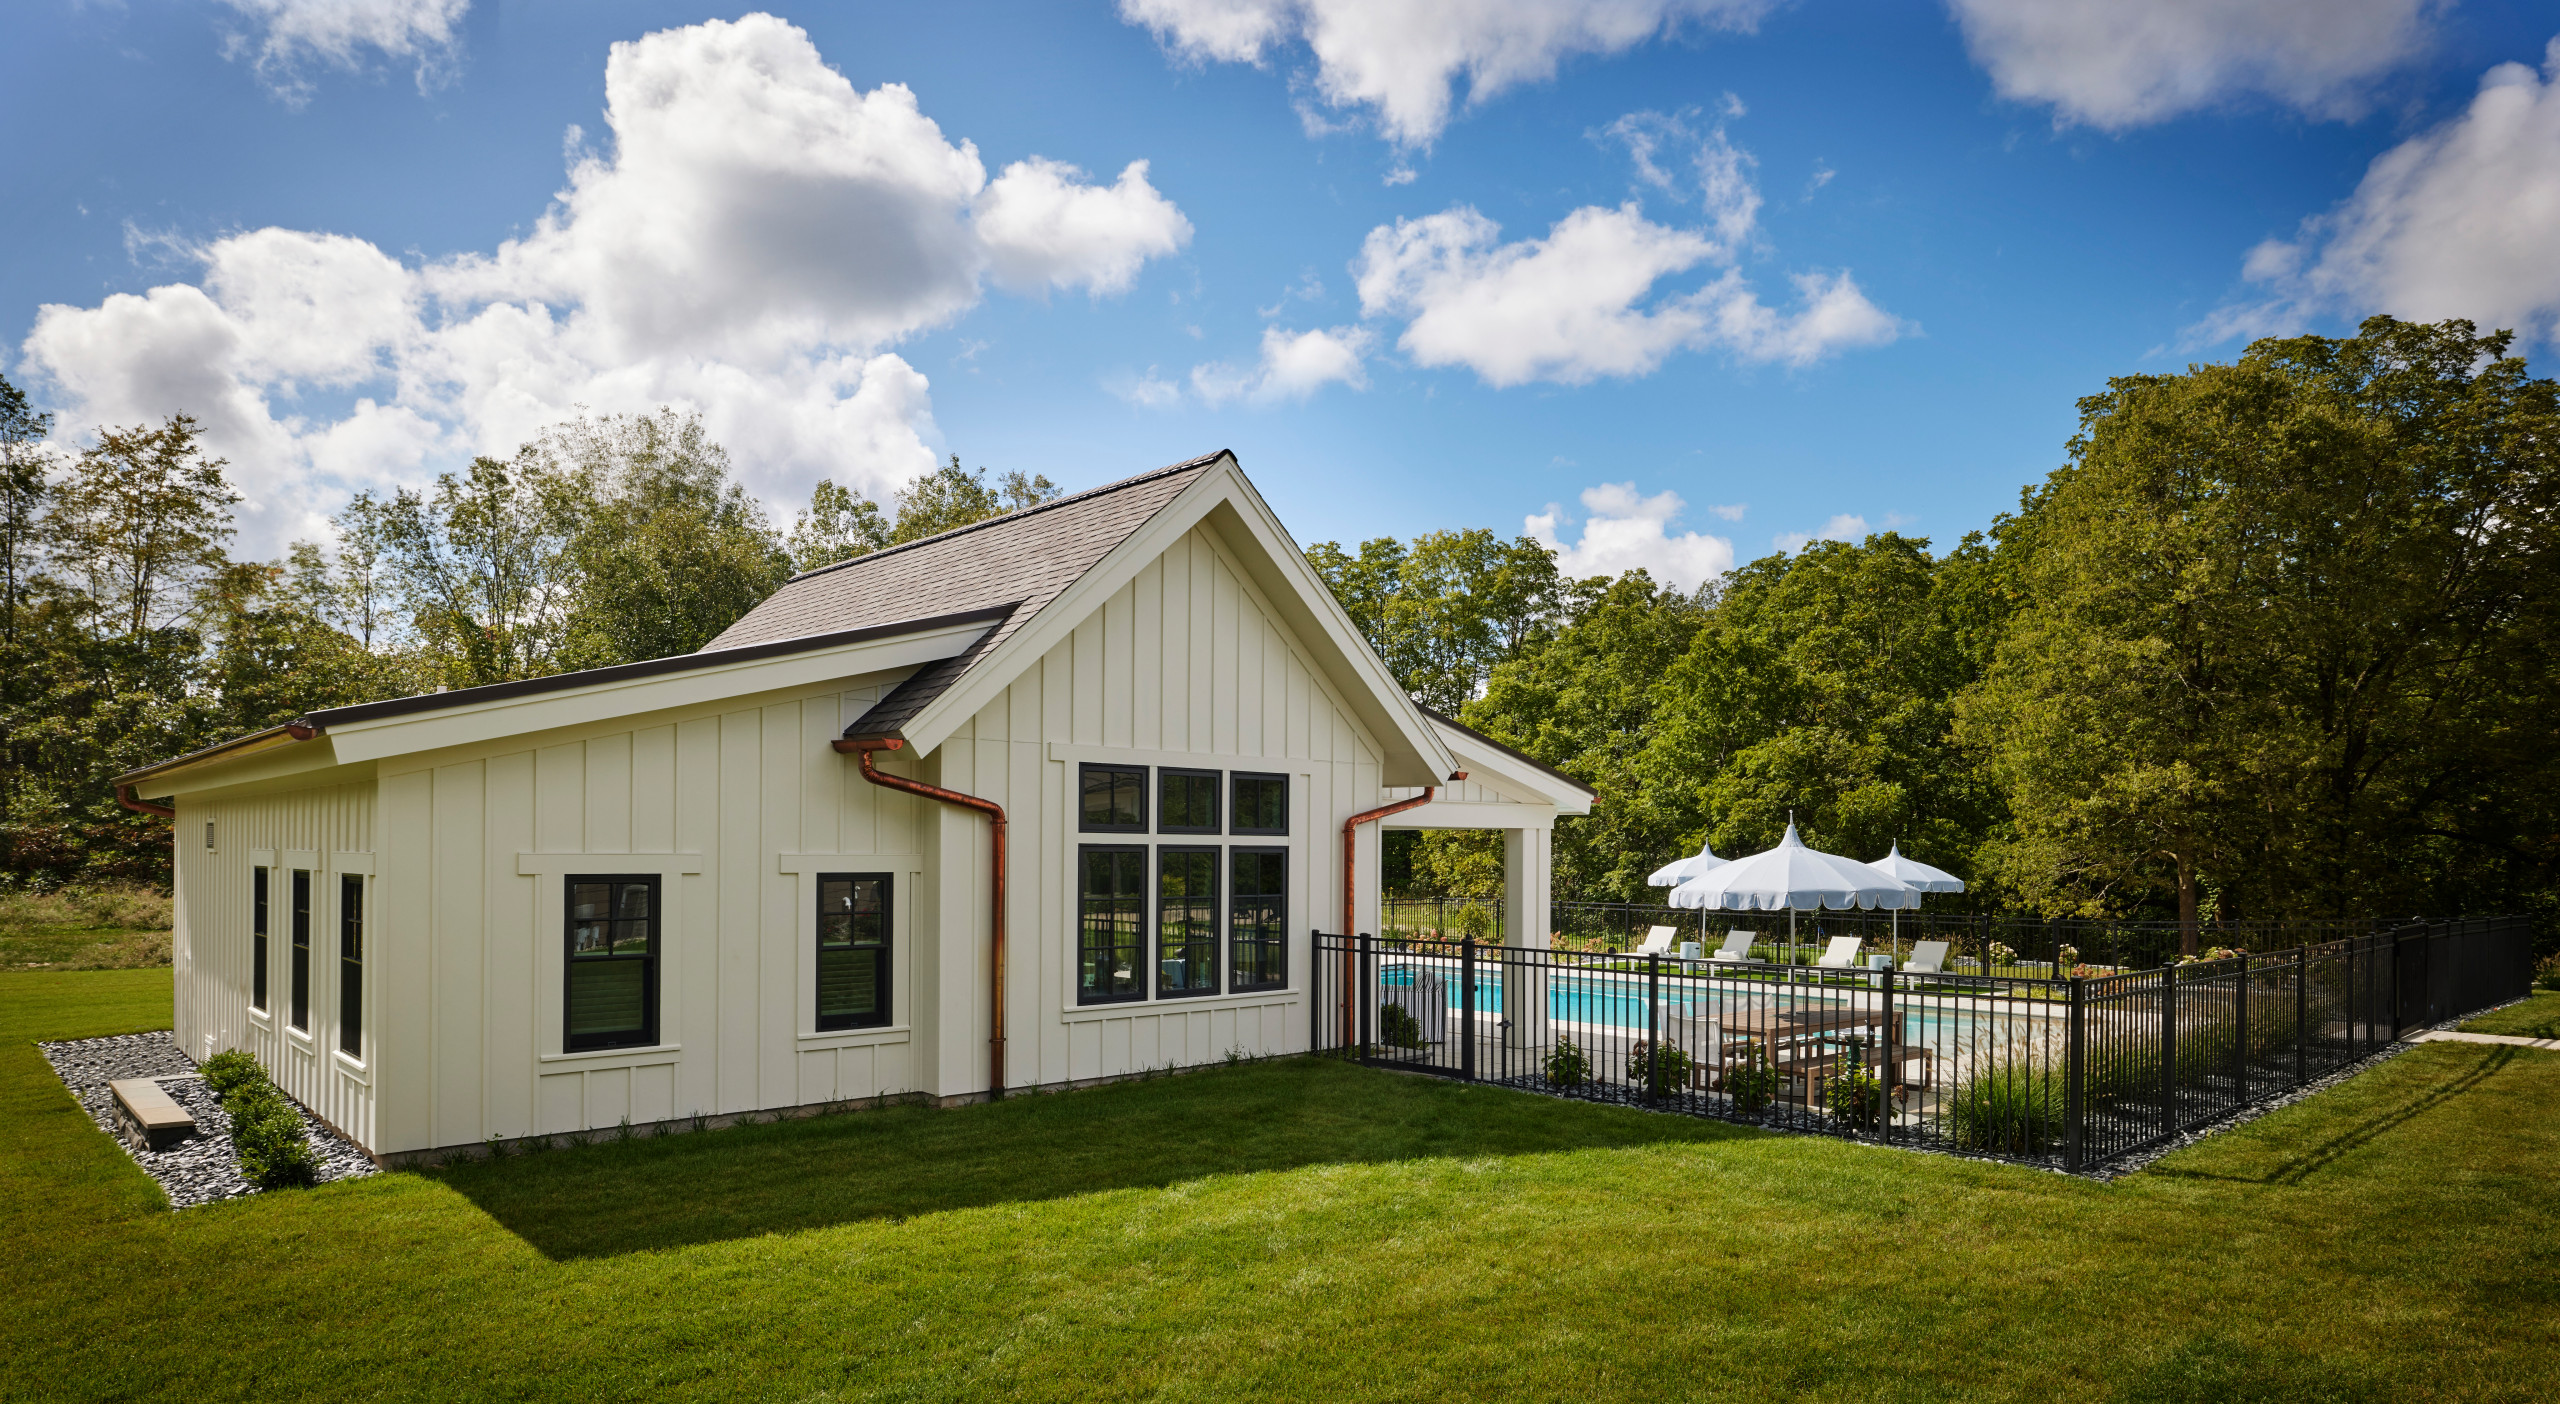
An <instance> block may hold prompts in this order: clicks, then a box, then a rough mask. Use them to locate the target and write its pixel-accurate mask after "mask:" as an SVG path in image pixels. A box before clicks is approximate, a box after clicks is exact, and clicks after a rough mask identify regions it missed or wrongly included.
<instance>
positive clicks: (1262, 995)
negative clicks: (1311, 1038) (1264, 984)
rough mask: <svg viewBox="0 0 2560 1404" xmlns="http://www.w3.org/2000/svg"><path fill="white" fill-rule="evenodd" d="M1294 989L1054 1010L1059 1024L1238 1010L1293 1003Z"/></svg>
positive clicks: (1138, 1001) (1296, 996)
mask: <svg viewBox="0 0 2560 1404" xmlns="http://www.w3.org/2000/svg"><path fill="white" fill-rule="evenodd" d="M1298 998H1299V996H1298V992H1297V991H1296V990H1294V989H1280V990H1256V991H1254V992H1253V993H1251V994H1229V995H1191V996H1188V997H1185V998H1180V999H1131V1000H1123V1001H1121V1002H1120V1003H1118V1004H1071V1005H1068V1006H1067V1007H1066V1008H1065V1009H1062V1010H1060V1011H1059V1012H1058V1022H1059V1023H1062V1024H1085V1023H1091V1022H1093V1021H1094V1020H1096V1019H1126V1018H1129V1017H1131V1016H1133V1015H1139V1014H1190V1013H1194V1012H1196V1011H1199V1010H1203V1009H1242V1008H1248V1007H1251V1006H1254V1005H1262V1004H1295V1003H1297V1001H1298Z"/></svg>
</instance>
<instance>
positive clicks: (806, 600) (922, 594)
mask: <svg viewBox="0 0 2560 1404" xmlns="http://www.w3.org/2000/svg"><path fill="white" fill-rule="evenodd" d="M1226 457H1227V454H1226V452H1225V451H1224V450H1220V451H1219V452H1217V453H1213V454H1209V455H1207V456H1205V457H1201V458H1194V459H1191V460H1189V461H1187V462H1183V463H1175V464H1171V465H1169V466H1167V467H1163V468H1158V469H1156V470H1155V471H1154V472H1151V473H1141V474H1139V475H1138V476H1136V477H1134V478H1123V479H1121V480H1120V481H1118V482H1116V483H1106V484H1104V485H1103V486H1101V487H1098V488H1092V489H1089V490H1087V491H1084V492H1079V493H1076V494H1074V495H1072V496H1069V497H1061V498H1059V499H1057V500H1056V501H1054V502H1044V503H1041V504H1040V505H1039V506H1037V507H1027V508H1024V509H1023V510H1021V511H1019V512H1008V513H1006V514H1005V515H1003V516H1001V517H990V518H988V519H986V520H985V521H982V522H972V523H971V524H969V525H968V526H964V527H954V528H953V529H951V530H950V531H946V532H943V533H941V534H940V535H936V536H928V537H925V538H924V539H922V540H920V541H910V542H906V543H904V544H903V545H898V546H892V547H889V548H888V549H886V550H881V551H874V552H872V553H871V554H869V555H867V556H856V557H854V558H853V559H852V560H849V561H839V562H837V563H836V564H834V565H830V566H821V567H819V568H818V569H816V570H813V571H809V572H807V573H805V574H802V575H796V576H793V577H792V578H791V579H790V580H789V581H787V582H785V583H784V584H783V587H782V588H781V589H779V590H777V591H775V592H774V593H773V594H772V595H770V596H768V597H767V598H766V599H765V601H764V602H763V603H762V604H759V605H757V606H756V607H755V608H754V609H751V610H749V611H747V613H746V616H745V617H744V618H742V619H740V620H739V621H738V622H737V623H735V624H732V625H730V626H729V627H728V628H727V629H725V630H722V631H721V633H720V636H719V637H718V638H715V639H713V640H712V641H711V642H710V643H708V644H706V645H704V646H703V648H704V651H705V652H709V651H711V650H713V649H728V648H739V647H745V646H751V645H756V644H762V643H766V642H769V641H773V640H779V639H788V638H794V637H798V636H801V635H805V634H813V633H819V632H822V631H823V632H833V631H836V630H841V629H848V628H858V627H861V626H862V625H864V624H866V623H869V622H870V621H872V620H875V619H894V618H899V617H903V616H908V615H913V614H918V613H925V612H930V613H934V614H948V613H956V612H960V611H963V610H974V609H980V608H986V607H990V606H996V605H1007V606H1011V613H1010V614H1008V615H1007V616H1006V618H1005V619H1004V621H1003V622H1002V623H1000V624H998V625H997V626H996V627H995V628H993V629H991V630H989V631H988V632H987V635H986V637H984V638H982V639H980V640H978V642H977V643H976V644H975V645H974V646H972V647H971V648H970V649H969V651H968V652H966V653H963V654H961V655H960V656H959V657H957V658H951V659H946V660H944V661H942V662H939V663H932V664H928V665H926V666H925V667H924V668H923V669H921V670H919V671H918V672H917V673H916V674H915V675H914V676H912V677H910V678H908V679H907V680H906V681H905V682H903V683H900V684H899V685H898V686H897V687H896V688H894V689H892V690H891V691H890V693H889V695H888V696H887V697H884V698H882V699H881V700H880V702H879V704H878V705H876V706H874V707H873V708H872V709H871V710H870V711H869V712H868V713H865V714H864V715H863V717H862V718H861V720H859V721H857V722H856V723H855V724H854V727H855V728H858V729H860V730H862V731H863V733H864V734H867V735H887V734H889V733H891V732H894V731H896V730H897V729H898V728H899V727H901V726H903V725H905V724H906V722H907V721H909V720H910V719H912V718H913V717H914V716H915V714H916V713H917V712H919V711H921V710H923V709H924V707H925V706H926V704H928V703H930V702H932V701H933V700H934V699H935V698H937V697H939V696H941V695H942V694H943V692H944V691H946V690H948V689H949V688H950V686H951V685H952V684H953V683H955V682H958V681H959V680H960V678H961V677H962V676H963V675H965V674H966V673H968V671H969V670H970V669H972V668H974V667H976V666H977V665H978V663H979V662H980V661H981V660H983V659H984V658H986V656H987V655H988V654H990V653H993V652H994V651H995V650H996V649H997V648H999V647H1001V646H1002V645H1003V644H1004V642H1005V641H1006V640H1007V639H1009V638H1011V637H1012V636H1013V635H1014V633H1015V632H1016V631H1018V630H1019V629H1021V628H1022V626H1023V625H1025V624H1028V623H1029V622H1030V621H1031V620H1032V619H1034V618H1035V617H1037V616H1038V615H1039V613H1040V611H1041V610H1043V609H1045V608H1047V607H1048V606H1049V604H1050V603H1051V602H1052V601H1054V600H1055V599H1057V598H1058V596H1059V595H1060V594H1061V593H1062V592H1064V591H1065V590H1066V588H1067V587H1068V586H1070V585H1073V584H1074V583H1075V582H1076V581H1077V580H1079V579H1081V578H1082V577H1083V576H1084V574H1085V573H1086V572H1087V571H1089V570H1091V569H1093V567H1094V566H1095V564H1097V563H1098V562H1100V561H1101V560H1102V558H1103V557H1104V556H1106V555H1108V554H1110V552H1111V549H1112V548H1113V547H1115V546H1117V545H1119V544H1120V543H1121V542H1123V541H1125V540H1127V539H1128V538H1129V535H1130V534H1131V533H1132V532H1135V531H1136V530H1137V529H1138V528H1139V527H1141V526H1143V525H1145V524H1146V522H1147V520H1148V519H1149V518H1151V517H1153V516H1155V514H1156V513H1157V512H1159V511H1162V510H1163V509H1164V507H1165V504H1167V503H1169V502H1171V501H1173V499H1174V498H1176V497H1178V496H1180V495H1181V493H1182V490H1183V489H1184V488H1186V487H1188V486H1190V485H1191V483H1192V482H1193V481H1194V480H1196V479H1197V478H1198V477H1199V476H1200V475H1201V474H1202V473H1204V472H1207V471H1208V470H1209V468H1210V466H1211V465H1213V464H1215V463H1217V462H1218V461H1219V460H1221V459H1224V458H1226ZM846 734H847V735H852V734H854V730H853V729H848V730H847V731H846Z"/></svg>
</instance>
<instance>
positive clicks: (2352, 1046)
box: [2346, 936, 2364, 1063]
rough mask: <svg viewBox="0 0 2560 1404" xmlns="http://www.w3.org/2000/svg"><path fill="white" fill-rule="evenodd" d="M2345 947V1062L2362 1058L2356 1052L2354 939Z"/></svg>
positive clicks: (2350, 938) (2349, 939) (2347, 942)
mask: <svg viewBox="0 0 2560 1404" xmlns="http://www.w3.org/2000/svg"><path fill="white" fill-rule="evenodd" d="M2346 947H2347V977H2346V979H2347V989H2346V995H2347V1061H2348V1062H2350V1063H2352V1062H2354V1061H2355V1060H2356V1059H2358V1058H2361V1057H2363V1056H2364V1055H2363V1054H2362V1053H2359V1052H2357V1051H2356V938H2355V937H2353V936H2350V937H2348V938H2347V940H2346Z"/></svg>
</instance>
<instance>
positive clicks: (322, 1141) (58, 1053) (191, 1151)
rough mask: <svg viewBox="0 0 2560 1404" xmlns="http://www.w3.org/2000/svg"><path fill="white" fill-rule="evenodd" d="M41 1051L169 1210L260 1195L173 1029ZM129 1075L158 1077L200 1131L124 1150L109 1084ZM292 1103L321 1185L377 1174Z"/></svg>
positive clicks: (223, 1119)
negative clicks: (155, 1147)
mask: <svg viewBox="0 0 2560 1404" xmlns="http://www.w3.org/2000/svg"><path fill="white" fill-rule="evenodd" d="M36 1048H37V1050H38V1051H40V1052H42V1053H43V1054H44V1057H45V1061H46V1062H48V1063H51V1064H53V1070H54V1072H55V1073H57V1074H59V1075H60V1076H61V1078H62V1085H63V1086H64V1087H65V1088H66V1089H68V1090H69V1091H70V1093H71V1096H72V1099H73V1100H74V1101H77V1102H78V1103H79V1104H80V1105H81V1106H82V1107H83V1108H84V1109H86V1110H87V1111H88V1113H89V1119H90V1120H92V1121H95V1122H96V1123H98V1129H99V1130H101V1131H104V1132H106V1133H107V1137H108V1139H110V1140H113V1141H114V1142H115V1143H116V1144H117V1145H118V1146H119V1147H122V1148H123V1150H124V1152H125V1154H127V1155H130V1156H132V1157H133V1158H134V1161H135V1162H136V1163H137V1164H139V1165H141V1166H142V1168H143V1169H144V1170H145V1171H146V1172H148V1173H149V1174H150V1176H151V1178H153V1179H155V1180H157V1181H159V1182H160V1188H161V1189H162V1190H164V1191H166V1192H167V1193H168V1196H169V1207H170V1208H172V1209H185V1208H190V1207H192V1206H194V1205H198V1204H211V1203H213V1202H214V1201H216V1200H221V1199H237V1198H239V1197H240V1196H242V1195H248V1194H256V1193H258V1187H257V1186H256V1185H253V1184H251V1183H249V1182H248V1181H247V1180H246V1179H243V1178H242V1177H241V1175H240V1157H239V1155H238V1154H237V1153H235V1152H234V1151H233V1150H232V1149H231V1118H230V1117H228V1116H225V1115H223V1112H222V1107H221V1104H220V1103H219V1102H217V1101H216V1100H215V1099H214V1095H213V1091H212V1089H211V1088H208V1087H206V1086H205V1085H204V1082H203V1080H202V1079H200V1078H199V1077H197V1075H196V1065H195V1062H194V1061H193V1060H192V1059H190V1058H188V1057H187V1055H186V1054H184V1053H182V1052H180V1051H178V1045H177V1042H176V1040H174V1039H173V1038H171V1037H170V1035H169V1032H168V1030H166V1029H163V1030H160V1031H159V1032H156V1033H141V1034H120V1035H118V1036H116V1037H114V1038H81V1039H72V1040H69V1041H66V1042H62V1043H39V1044H37V1045H36ZM128 1077H148V1078H153V1079H157V1080H159V1082H160V1090H162V1091H164V1092H166V1093H168V1094H169V1096H170V1098H171V1099H172V1100H174V1101H176V1102H177V1104H178V1105H179V1106H182V1107H185V1108H186V1109H187V1114H188V1115H190V1116H193V1117H194V1118H195V1119H196V1133H195V1134H194V1135H192V1136H189V1137H188V1138H186V1139H185V1140H183V1141H180V1142H179V1143H178V1144H176V1145H174V1146H171V1147H170V1148H169V1149H167V1150H165V1151H137V1150H135V1149H133V1147H131V1146H129V1145H126V1144H125V1140H124V1137H122V1136H121V1135H118V1134H117V1132H116V1094H115V1093H114V1092H113V1091H112V1090H110V1089H109V1087H108V1086H107V1084H109V1083H111V1082H116V1081H119V1080H121V1079H124V1078H128ZM285 1100H286V1101H288V1102H292V1100H293V1099H292V1098H290V1097H288V1098H286V1099H285ZM293 1106H294V1109H295V1110H297V1111H300V1112H301V1113H302V1126H303V1131H304V1134H306V1135H307V1136H309V1137H310V1140H311V1155H312V1159H313V1160H314V1161H315V1162H317V1164H318V1166H319V1172H320V1179H321V1181H322V1182H323V1183H326V1182H328V1181H330V1180H352V1179H358V1178H361V1177H363V1176H366V1175H371V1174H374V1173H376V1172H375V1167H374V1164H373V1161H372V1160H370V1159H369V1158H367V1157H366V1155H365V1153H364V1152H363V1151H361V1150H358V1149H356V1146H355V1143H354V1142H352V1141H349V1140H347V1139H346V1138H345V1137H343V1136H340V1135H338V1134H337V1133H336V1132H334V1131H331V1130H330V1129H329V1128H328V1127H326V1126H323V1125H321V1124H320V1122H319V1120H318V1119H317V1118H316V1117H314V1116H312V1115H311V1112H310V1110H309V1109H308V1108H306V1107H304V1106H303V1105H302V1104H301V1103H299V1102H294V1103H293Z"/></svg>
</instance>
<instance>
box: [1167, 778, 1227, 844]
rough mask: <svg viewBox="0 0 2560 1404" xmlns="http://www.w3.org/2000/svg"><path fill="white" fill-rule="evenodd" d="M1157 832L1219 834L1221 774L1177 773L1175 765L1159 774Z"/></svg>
mask: <svg viewBox="0 0 2560 1404" xmlns="http://www.w3.org/2000/svg"><path fill="white" fill-rule="evenodd" d="M1156 832H1157V833H1160V834H1214V833H1216V832H1218V772H1216V771H1214V770H1176V769H1174V768H1173V767H1172V766H1166V767H1165V768H1164V769H1162V770H1159V771H1157V772H1156Z"/></svg>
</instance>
